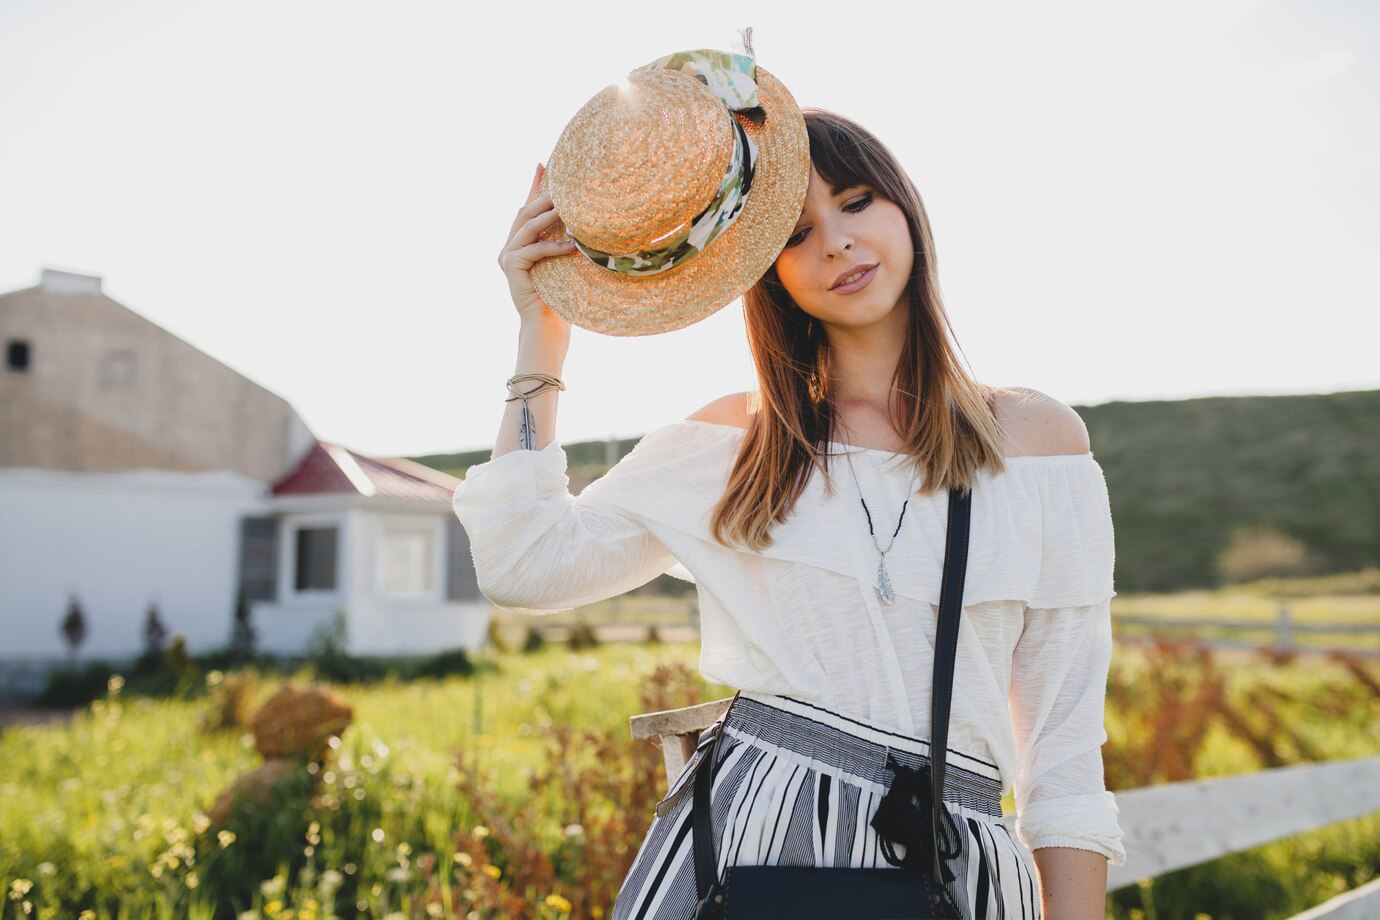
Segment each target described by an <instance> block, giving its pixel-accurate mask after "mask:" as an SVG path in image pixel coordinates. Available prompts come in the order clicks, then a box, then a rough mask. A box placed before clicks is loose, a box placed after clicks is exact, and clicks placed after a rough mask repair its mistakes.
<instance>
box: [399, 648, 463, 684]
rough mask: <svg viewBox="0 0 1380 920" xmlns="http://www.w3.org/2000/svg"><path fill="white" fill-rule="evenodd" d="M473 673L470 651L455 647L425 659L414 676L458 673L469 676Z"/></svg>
mask: <svg viewBox="0 0 1380 920" xmlns="http://www.w3.org/2000/svg"><path fill="white" fill-rule="evenodd" d="M473 673H474V663H473V662H471V661H470V655H469V652H467V651H465V650H464V649H463V648H454V649H448V650H446V651H444V652H441V653H440V654H438V655H433V656H432V657H430V658H427V659H425V660H424V661H422V662H421V663H420V664H418V665H417V667H416V669H415V670H414V671H413V672H412V676H413V677H434V678H438V679H440V678H445V677H453V676H456V675H459V676H461V677H469V676H470V675H471V674H473Z"/></svg>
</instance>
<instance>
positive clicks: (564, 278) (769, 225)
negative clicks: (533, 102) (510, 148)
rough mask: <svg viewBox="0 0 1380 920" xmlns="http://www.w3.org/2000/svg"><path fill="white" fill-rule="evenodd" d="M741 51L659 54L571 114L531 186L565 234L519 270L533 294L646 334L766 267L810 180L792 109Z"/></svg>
mask: <svg viewBox="0 0 1380 920" xmlns="http://www.w3.org/2000/svg"><path fill="white" fill-rule="evenodd" d="M745 38H746V39H747V41H746V45H747V53H746V54H734V53H731V52H727V51H714V50H710V49H700V50H695V51H682V52H678V53H676V54H670V55H666V56H665V57H662V58H659V59H657V60H656V61H653V62H652V63H650V64H647V65H645V66H643V67H639V68H637V69H636V70H634V71H633V72H632V73H630V74H629V75H628V77H627V79H626V81H625V82H624V83H623V84H622V85H618V86H608V87H606V88H605V89H603V90H602V91H601V92H600V93H599V94H598V95H596V96H595V97H594V98H593V99H591V100H589V102H587V103H585V105H584V107H583V108H581V109H580V111H579V112H577V113H576V114H575V117H574V118H572V119H571V121H570V123H569V124H567V125H566V127H565V130H564V131H562V132H561V136H560V139H559V140H558V141H557V142H556V147H555V149H554V150H553V151H552V153H551V156H550V158H549V159H548V161H547V166H546V172H545V174H544V176H543V177H542V181H541V185H540V187H539V193H549V194H550V195H551V200H552V204H553V206H554V208H555V211H556V213H557V214H558V215H559V219H558V220H557V221H556V223H555V224H554V225H553V226H551V227H550V228H548V229H547V230H546V231H544V232H543V233H542V234H541V235H540V239H543V240H561V239H565V238H566V237H567V236H569V237H571V238H573V239H574V240H575V241H576V248H575V249H574V250H572V251H571V252H569V253H565V254H561V255H557V256H551V257H548V258H544V259H541V260H540V261H539V262H537V263H536V264H535V265H534V266H533V267H532V270H531V277H532V283H533V286H534V287H535V288H536V290H537V293H538V295H539V296H540V297H541V298H542V300H543V301H545V302H546V304H547V305H548V306H549V307H550V308H551V309H552V310H553V311H555V312H556V313H557V314H559V315H560V316H562V317H564V318H565V319H567V320H569V321H570V322H571V323H572V324H574V325H576V326H580V327H581V328H584V329H589V330H591V331H593V332H601V333H604V334H606V335H625V336H631V335H653V334H655V333H658V332H669V331H671V330H673V329H680V328H683V327H685V326H689V325H691V324H692V323H696V322H699V321H700V320H702V319H704V318H705V317H707V316H709V315H711V314H713V313H715V312H717V311H719V310H720V309H722V308H723V307H725V306H727V305H728V304H729V303H731V302H732V301H733V300H734V299H735V298H737V297H739V296H741V295H742V293H743V292H744V291H746V290H747V289H748V288H749V287H751V286H752V285H753V284H755V283H756V282H757V280H758V279H759V278H760V277H761V276H762V275H763V274H764V273H765V272H766V271H767V269H768V268H770V267H771V264H772V262H774V261H775V260H776V257H777V255H778V254H780V252H781V250H782V248H783V247H784V245H785V243H786V240H787V238H789V236H790V234H791V231H792V230H793V229H794V228H795V222H796V220H797V218H799V216H800V211H801V208H802V207H803V205H804V201H805V191H806V188H807V187H808V186H809V182H810V145H809V138H808V135H807V134H806V132H805V118H804V116H803V115H802V114H801V113H800V109H799V108H798V107H797V106H796V103H795V99H794V98H792V96H791V94H790V92H789V91H788V90H787V89H786V87H785V86H783V85H782V84H781V82H780V81H779V80H777V79H776V78H775V77H773V76H772V75H771V74H770V73H768V72H767V71H765V70H763V69H762V68H761V67H759V66H757V64H756V62H755V61H754V59H753V57H752V56H751V43H750V34H749V35H748V36H745Z"/></svg>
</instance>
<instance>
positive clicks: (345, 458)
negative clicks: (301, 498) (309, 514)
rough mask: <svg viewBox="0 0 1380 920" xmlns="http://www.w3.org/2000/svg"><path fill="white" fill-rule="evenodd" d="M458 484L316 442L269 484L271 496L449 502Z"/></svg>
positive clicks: (396, 460)
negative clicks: (333, 495) (329, 495)
mask: <svg viewBox="0 0 1380 920" xmlns="http://www.w3.org/2000/svg"><path fill="white" fill-rule="evenodd" d="M458 485H460V480H459V479H456V478H455V477H454V476H451V475H449V474H447V473H442V472H441V471H440V470H433V469H432V468H431V467H429V466H423V465H422V464H420V463H414V462H413V461H411V460H404V459H403V458H401V457H366V456H364V455H363V454H357V453H355V452H354V451H352V450H350V449H348V448H345V447H341V446H340V445H338V444H327V443H326V442H324V441H317V442H316V443H315V444H313V445H312V447H311V450H309V451H307V453H306V456H304V457H303V458H302V460H301V462H300V463H298V464H297V468H296V469H294V470H293V471H292V472H291V473H289V474H287V475H286V476H284V477H283V478H282V479H280V480H278V481H277V482H276V483H274V484H273V494H274V495H316V494H321V493H329V492H345V493H352V494H355V495H366V496H375V495H378V496H385V497H388V498H415V499H421V500H425V501H437V500H440V499H444V500H446V501H450V498H451V496H452V495H453V494H454V492H455V487H456V486H458Z"/></svg>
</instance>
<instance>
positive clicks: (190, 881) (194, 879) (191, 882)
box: [185, 872, 201, 890]
mask: <svg viewBox="0 0 1380 920" xmlns="http://www.w3.org/2000/svg"><path fill="white" fill-rule="evenodd" d="M185 882H186V885H187V888H188V890H192V889H195V888H196V886H197V885H200V884H201V879H200V878H199V877H198V876H197V874H196V873H195V872H188V873H187V878H186V879H185Z"/></svg>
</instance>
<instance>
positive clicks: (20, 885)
mask: <svg viewBox="0 0 1380 920" xmlns="http://www.w3.org/2000/svg"><path fill="white" fill-rule="evenodd" d="M33 887H34V883H33V882H31V881H29V880H28V879H26V878H17V879H15V880H14V881H12V882H10V900H11V901H18V900H19V899H20V898H22V897H24V895H26V894H28V893H29V892H30V891H31V890H32V889H33Z"/></svg>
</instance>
